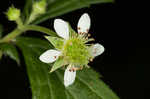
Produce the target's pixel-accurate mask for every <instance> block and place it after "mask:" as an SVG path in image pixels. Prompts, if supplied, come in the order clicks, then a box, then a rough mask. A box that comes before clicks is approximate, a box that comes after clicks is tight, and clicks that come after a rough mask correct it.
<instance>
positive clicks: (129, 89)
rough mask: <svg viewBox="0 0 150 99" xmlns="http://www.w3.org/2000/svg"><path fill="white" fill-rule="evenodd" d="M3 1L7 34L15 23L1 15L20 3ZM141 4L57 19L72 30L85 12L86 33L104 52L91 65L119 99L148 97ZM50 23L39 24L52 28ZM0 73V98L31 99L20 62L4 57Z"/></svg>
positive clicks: (100, 7)
mask: <svg viewBox="0 0 150 99" xmlns="http://www.w3.org/2000/svg"><path fill="white" fill-rule="evenodd" d="M6 1H7V2H6V3H3V5H2V3H1V5H0V7H1V9H0V10H1V11H0V23H2V24H3V25H4V28H5V33H8V32H10V31H11V30H12V29H13V28H14V27H15V24H14V23H13V22H9V21H7V19H6V18H5V16H4V13H3V12H5V11H6V9H7V8H8V7H9V6H10V5H11V4H14V5H15V6H16V7H18V8H23V5H24V0H6ZM141 5H142V4H140V6H139V5H138V4H135V3H134V4H131V3H127V2H123V1H121V2H120V1H116V2H115V3H114V4H97V5H92V6H91V7H90V8H83V9H81V10H76V11H73V12H71V13H68V14H65V15H63V16H59V17H57V18H62V19H64V20H66V21H69V22H70V23H71V25H72V27H73V28H74V29H75V27H76V24H77V22H78V19H79V17H80V16H81V15H82V14H83V13H85V12H87V13H89V15H90V17H91V20H92V27H91V29H90V33H91V34H92V37H94V38H95V39H96V42H99V43H101V44H102V45H104V47H105V49H106V51H105V53H104V54H102V55H101V56H99V57H97V58H96V59H95V60H94V62H93V63H91V66H92V67H93V68H94V69H95V70H96V71H98V72H100V73H101V74H102V76H103V78H102V79H103V80H104V81H105V83H107V84H108V85H109V86H110V88H112V89H113V90H114V91H115V92H116V93H117V94H118V96H119V97H120V98H121V99H147V98H146V96H148V94H149V91H148V89H149V88H150V86H149V84H150V82H149V81H148V80H149V78H150V77H149V70H150V69H149V68H148V67H149V66H150V62H149V61H150V39H149V36H148V35H146V34H147V33H148V32H147V31H146V29H145V28H146V27H144V25H145V24H146V22H147V20H146V19H145V17H143V16H144V11H145V9H144V8H143V7H142V6H141ZM147 13H148V12H147ZM53 20H54V19H51V20H48V21H46V22H43V23H42V24H41V25H43V26H47V27H50V28H53V27H52V26H53ZM143 27H144V28H143ZM26 35H29V34H28V33H27V34H26ZM30 36H32V34H30ZM34 36H38V35H35V34H34ZM0 73H1V80H0V82H1V83H2V84H1V85H0V86H1V87H0V88H2V89H1V90H2V92H3V93H5V94H2V93H0V95H4V96H5V98H6V97H8V99H13V98H15V99H31V92H30V85H29V80H28V78H27V73H26V70H25V65H24V62H22V65H21V67H20V68H19V67H18V66H17V64H16V62H15V61H13V60H11V59H10V58H9V57H7V56H4V57H3V59H2V60H1V61H0ZM1 97H2V96H0V98H1Z"/></svg>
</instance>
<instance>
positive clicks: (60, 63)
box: [50, 58, 65, 72]
mask: <svg viewBox="0 0 150 99" xmlns="http://www.w3.org/2000/svg"><path fill="white" fill-rule="evenodd" d="M63 65H65V63H64V60H63V58H59V59H58V60H56V62H55V63H54V65H53V67H52V69H51V71H50V72H53V71H55V70H57V69H58V68H60V67H62V66H63Z"/></svg>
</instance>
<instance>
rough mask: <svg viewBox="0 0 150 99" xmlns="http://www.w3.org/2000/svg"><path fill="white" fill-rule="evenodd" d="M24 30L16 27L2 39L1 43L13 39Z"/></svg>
mask: <svg viewBox="0 0 150 99" xmlns="http://www.w3.org/2000/svg"><path fill="white" fill-rule="evenodd" d="M22 32H23V31H21V30H20V29H17V28H16V29H15V30H13V31H12V32H10V33H9V34H8V35H6V36H5V37H4V38H2V39H1V40H0V43H4V42H9V41H11V40H12V39H14V38H15V37H16V36H18V35H20V34H21V33H22Z"/></svg>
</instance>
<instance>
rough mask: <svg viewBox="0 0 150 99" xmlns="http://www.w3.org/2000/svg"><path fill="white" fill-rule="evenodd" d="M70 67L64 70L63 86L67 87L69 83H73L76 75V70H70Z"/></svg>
mask: <svg viewBox="0 0 150 99" xmlns="http://www.w3.org/2000/svg"><path fill="white" fill-rule="evenodd" d="M70 69H71V68H70V67H69V66H68V67H67V69H66V70H65V74H64V85H65V87H68V86H69V85H71V84H73V82H74V81H75V77H76V71H72V70H70Z"/></svg>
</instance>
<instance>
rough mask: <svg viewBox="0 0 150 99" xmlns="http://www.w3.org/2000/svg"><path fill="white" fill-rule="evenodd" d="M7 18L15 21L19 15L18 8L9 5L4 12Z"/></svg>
mask: <svg viewBox="0 0 150 99" xmlns="http://www.w3.org/2000/svg"><path fill="white" fill-rule="evenodd" d="M6 15H7V17H8V20H10V21H16V20H17V19H18V18H19V17H20V9H17V8H15V7H14V6H11V7H9V9H8V11H7V12H6Z"/></svg>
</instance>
